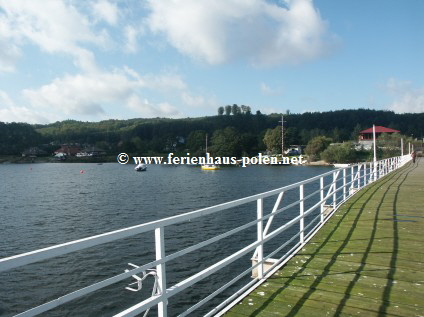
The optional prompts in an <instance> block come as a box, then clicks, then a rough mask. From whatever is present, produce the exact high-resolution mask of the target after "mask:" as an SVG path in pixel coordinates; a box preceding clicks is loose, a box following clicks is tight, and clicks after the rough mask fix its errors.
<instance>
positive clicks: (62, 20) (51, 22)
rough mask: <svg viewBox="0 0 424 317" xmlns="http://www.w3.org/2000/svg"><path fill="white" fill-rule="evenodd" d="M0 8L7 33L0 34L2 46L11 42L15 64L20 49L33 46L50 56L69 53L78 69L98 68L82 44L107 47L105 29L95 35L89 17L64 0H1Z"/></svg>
mask: <svg viewBox="0 0 424 317" xmlns="http://www.w3.org/2000/svg"><path fill="white" fill-rule="evenodd" d="M0 8H1V11H0V28H1V30H2V31H3V30H6V32H5V33H3V32H0V43H2V42H5V41H8V43H12V44H10V46H11V47H12V48H13V49H14V53H13V57H14V59H13V61H16V57H17V53H18V48H19V47H20V46H22V45H25V44H26V43H31V44H35V45H37V46H38V47H39V48H40V49H41V50H42V51H44V52H47V53H50V54H53V53H66V54H69V55H71V56H73V57H74V58H75V63H76V64H77V65H78V66H79V67H82V68H83V69H85V70H88V71H92V70H93V69H95V68H96V67H95V62H94V57H93V54H92V53H91V51H89V50H88V49H86V48H84V47H83V45H84V44H94V45H97V46H100V47H106V46H107V45H108V43H109V42H110V38H109V35H108V34H107V32H106V31H105V30H102V31H100V32H94V31H93V29H92V25H91V24H90V21H89V20H88V18H87V16H85V15H84V14H82V13H81V12H79V11H78V10H77V8H76V7H74V6H73V5H72V4H70V3H69V2H66V1H64V0H55V1H43V3H42V5H40V3H39V2H38V1H32V0H16V1H8V0H0ZM2 46H3V45H2ZM8 64H9V68H10V65H11V62H9V63H8Z"/></svg>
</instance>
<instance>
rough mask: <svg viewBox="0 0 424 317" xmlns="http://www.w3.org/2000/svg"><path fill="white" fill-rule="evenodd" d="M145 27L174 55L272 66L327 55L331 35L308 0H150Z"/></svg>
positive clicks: (221, 61) (331, 39)
mask: <svg viewBox="0 0 424 317" xmlns="http://www.w3.org/2000/svg"><path fill="white" fill-rule="evenodd" d="M147 2H148V7H149V9H150V14H149V16H148V17H147V26H148V27H149V28H150V30H151V31H153V32H156V33H162V34H164V35H165V37H166V39H167V40H168V42H169V43H170V44H171V45H172V46H174V47H175V48H176V49H177V50H178V51H180V52H181V53H183V54H186V55H188V56H190V57H192V58H195V59H199V60H203V61H206V62H208V63H210V64H219V63H224V62H227V61H230V60H235V59H240V58H241V59H246V60H248V61H249V62H251V63H252V64H255V65H261V66H270V65H278V64H287V63H299V62H303V61H307V60H311V59H314V58H318V57H320V56H323V55H325V54H328V53H329V51H331V49H332V47H333V44H334V37H332V36H331V35H330V34H328V31H327V25H326V23H325V22H324V21H323V20H322V19H321V17H320V15H319V13H318V11H317V10H316V9H315V8H314V7H313V3H312V0H290V1H289V0H286V1H285V4H286V5H287V7H281V6H278V5H277V4H275V3H271V2H266V1H264V0H244V1H241V0H227V1H215V0H203V1H198V0H184V1H178V0H169V1H155V0H148V1H147Z"/></svg>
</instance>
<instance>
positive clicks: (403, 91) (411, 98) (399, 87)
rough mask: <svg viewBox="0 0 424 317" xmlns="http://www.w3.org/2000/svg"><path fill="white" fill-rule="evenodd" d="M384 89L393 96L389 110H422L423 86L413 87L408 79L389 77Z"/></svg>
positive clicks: (423, 100)
mask: <svg viewBox="0 0 424 317" xmlns="http://www.w3.org/2000/svg"><path fill="white" fill-rule="evenodd" d="M386 89H387V91H388V92H389V93H390V94H391V95H392V96H393V97H394V101H393V102H392V103H391V104H390V105H389V109H390V110H393V111H395V112H398V113H405V112H412V113H420V112H424V87H421V88H415V87H414V86H413V84H412V83H411V82H410V81H403V80H398V79H395V78H389V80H388V81H387V84H386Z"/></svg>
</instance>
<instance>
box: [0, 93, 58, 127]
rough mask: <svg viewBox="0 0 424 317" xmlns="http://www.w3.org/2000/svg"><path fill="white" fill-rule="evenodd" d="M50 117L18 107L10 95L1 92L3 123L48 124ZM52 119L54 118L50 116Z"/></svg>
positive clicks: (1, 117) (0, 116)
mask: <svg viewBox="0 0 424 317" xmlns="http://www.w3.org/2000/svg"><path fill="white" fill-rule="evenodd" d="M48 117H49V116H48V115H47V116H46V114H39V113H37V112H36V111H34V110H32V109H30V108H27V107H18V106H16V105H15V103H14V102H13V100H12V99H11V98H10V97H9V95H8V94H7V93H6V92H4V91H2V90H0V121H1V122H28V123H47V122H49V119H48ZM50 118H51V119H52V117H51V116H50Z"/></svg>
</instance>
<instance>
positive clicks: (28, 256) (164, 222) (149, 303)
mask: <svg viewBox="0 0 424 317" xmlns="http://www.w3.org/2000/svg"><path fill="white" fill-rule="evenodd" d="M404 157H406V155H405V156H404ZM407 161H409V160H407ZM407 161H406V160H405V162H404V161H403V157H402V160H401V161H396V160H395V161H394V162H393V161H392V160H389V159H388V160H385V161H380V162H383V163H384V166H381V165H380V162H379V164H377V166H376V168H371V166H370V168H367V164H359V165H355V166H353V167H354V168H355V167H358V169H357V171H356V174H355V173H352V166H349V167H345V168H340V169H338V170H337V173H336V174H335V175H336V177H335V178H334V176H333V181H332V182H331V183H330V184H328V185H326V186H325V187H323V188H322V189H321V188H320V189H319V190H317V191H315V192H313V193H311V194H308V195H307V196H306V197H304V198H303V199H302V200H298V201H296V202H294V203H292V204H289V205H288V206H285V207H283V208H280V209H278V210H276V211H275V212H271V213H270V214H268V215H266V216H263V217H262V218H260V219H256V220H254V221H251V222H248V223H246V224H244V225H242V226H240V227H237V228H234V229H232V230H230V231H228V232H225V233H223V234H220V235H218V236H216V237H213V238H211V239H208V240H205V241H203V242H200V243H198V244H196V245H194V246H190V247H188V248H186V249H183V250H180V251H177V252H175V253H173V254H170V255H168V256H166V257H165V258H163V259H161V260H157V261H153V262H150V263H147V264H145V265H143V266H140V267H138V268H136V269H133V270H131V271H129V272H124V273H121V274H119V275H116V276H113V277H111V278H108V279H106V280H103V281H101V282H97V283H95V284H92V285H90V286H87V287H84V288H82V289H79V290H77V291H74V292H72V293H69V294H67V295H64V296H61V297H59V298H57V299H55V300H53V301H50V302H47V303H45V304H43V305H40V306H37V307H34V308H32V309H30V310H27V311H26V312H23V313H21V314H19V315H17V316H33V315H35V314H39V313H42V312H45V311H47V310H50V309H52V308H55V307H57V306H59V305H61V304H64V303H66V302H69V301H71V300H73V299H76V298H78V297H81V296H83V295H87V294H89V293H92V292H94V291H96V290H99V289H101V288H103V287H106V286H109V285H111V284H114V283H117V282H119V281H121V280H124V279H126V278H130V277H131V275H135V274H137V273H140V272H142V271H144V270H146V269H148V268H152V267H154V266H156V265H159V264H162V263H165V262H167V261H170V260H173V259H175V258H177V257H180V256H182V255H185V254H187V253H189V252H193V251H195V250H198V249H200V248H202V247H205V246H207V245H209V244H211V243H214V242H216V241H219V240H221V239H224V238H226V237H228V236H230V235H233V234H235V233H237V232H240V231H242V230H245V229H247V228H249V227H251V226H254V225H256V224H257V223H258V222H259V221H263V220H265V219H268V218H270V217H273V216H274V215H276V214H278V213H280V212H282V211H284V210H287V209H289V208H292V207H293V206H295V205H297V204H300V202H301V201H305V200H307V199H309V198H310V197H312V196H314V195H316V194H317V193H319V192H320V191H321V190H323V189H326V188H328V187H332V186H334V189H333V190H332V191H331V190H330V191H329V192H328V193H327V195H326V197H325V198H323V199H322V200H320V201H318V202H317V203H316V204H315V205H313V206H312V207H310V208H309V209H308V210H307V211H306V212H305V213H304V214H303V215H302V216H300V215H299V216H297V217H295V218H293V219H292V220H290V221H288V222H287V223H285V224H284V225H282V226H280V227H279V228H278V229H276V230H274V231H273V232H271V233H269V234H267V235H266V236H264V238H263V240H262V241H255V242H254V243H251V244H249V245H247V246H246V247H244V248H242V249H240V250H239V251H237V252H235V253H233V254H232V255H230V256H228V257H226V258H224V259H222V260H221V261H218V262H217V263H215V264H213V265H211V266H209V267H208V268H206V269H204V270H202V271H200V272H198V273H196V274H194V275H192V276H191V277H189V278H186V279H185V280H183V281H181V282H179V283H177V284H175V285H174V286H172V287H171V288H168V289H167V290H166V292H165V293H164V294H161V295H157V296H156V295H155V296H152V297H150V298H148V299H146V300H144V301H142V302H141V303H139V304H137V305H135V306H132V307H130V308H128V309H127V310H125V311H124V312H122V313H120V314H118V315H116V316H135V315H136V314H138V313H139V312H142V311H145V310H147V309H149V308H151V307H153V306H154V305H156V304H158V303H159V302H163V301H164V300H166V299H168V298H169V297H171V296H173V295H175V294H177V293H179V292H180V291H182V290H184V289H186V288H187V287H189V286H191V285H193V284H195V283H197V282H198V281H200V280H203V279H204V278H206V277H207V276H210V275H211V274H214V273H215V272H217V271H218V270H220V269H221V268H223V267H225V266H226V265H228V264H230V263H232V262H234V261H235V260H237V259H239V258H240V257H242V256H244V255H245V254H247V253H248V252H250V251H251V250H253V249H255V248H256V247H257V246H259V245H261V244H264V243H265V242H267V241H269V240H271V239H273V238H274V237H276V236H277V235H278V234H280V233H282V232H284V231H285V230H287V229H288V228H290V227H291V226H293V225H294V224H295V223H297V222H299V221H300V219H303V218H305V217H306V216H308V215H309V214H310V213H312V212H313V211H314V210H315V209H317V208H318V207H320V205H321V204H322V203H323V202H324V203H325V202H326V201H327V200H328V198H330V197H331V196H332V195H335V201H333V203H334V204H335V205H334V206H336V208H335V209H337V208H338V207H339V206H340V205H341V204H343V203H344V202H345V201H346V200H347V199H349V198H350V197H351V196H353V195H354V193H352V194H349V195H348V196H346V198H344V196H340V197H337V196H336V194H337V192H339V191H340V190H342V189H344V188H346V187H348V185H349V184H352V187H353V185H354V184H353V183H354V182H355V181H358V186H359V189H361V188H363V187H365V186H367V185H368V181H369V180H370V181H374V180H375V179H371V178H370V179H369V180H368V179H367V176H370V175H377V179H380V178H382V177H384V176H385V175H387V174H389V173H391V172H392V171H394V170H395V168H397V167H400V166H403V165H404V164H405V163H406V162H407ZM390 162H392V163H391V164H388V163H390ZM362 167H363V170H364V175H361V173H360V172H361V170H362ZM343 169H346V170H348V171H351V173H350V174H349V175H344V176H343V177H340V178H339V173H340V171H341V170H343ZM384 169H385V170H386V173H385V174H384V175H383V176H382V175H381V171H382V170H384ZM368 170H369V171H370V173H369V174H367V172H368ZM346 174H347V173H346ZM354 174H355V176H354V180H353V181H351V182H349V183H345V184H344V185H342V186H340V187H339V188H337V182H339V181H342V180H343V178H344V177H349V178H352V175H354ZM331 175H334V172H333V171H330V172H327V173H324V174H321V175H317V176H314V177H312V178H309V179H307V180H304V181H301V182H297V183H294V184H291V185H288V186H284V187H281V188H278V189H274V190H271V191H268V192H264V193H260V194H256V195H252V196H249V197H245V198H242V199H237V200H233V201H230V202H226V203H222V204H218V205H215V206H212V207H207V208H203V209H199V210H195V211H192V212H188V213H184V214H181V215H176V216H172V217H168V218H164V219H161V220H157V221H153V222H149V223H145V224H140V225H136V226H132V227H127V228H124V229H119V230H115V231H111V232H107V233H104V234H100V235H96V236H92V237H88V238H83V239H79V240H74V241H71V242H68V243H63V244H60V245H56V246H52V247H47V248H43V249H39V250H35V251H32V252H27V253H23V254H19V255H15V256H11V257H7V258H3V259H0V272H1V271H5V270H8V269H12V268H15V267H19V266H22V265H25V264H30V263H34V262H38V261H41V260H45V259H48V258H51V257H55V256H60V255H64V254H68V253H71V252H75V251H79V250H83V249H85V248H89V247H92V246H96V245H99V244H104V243H108V242H112V241H115V240H119V239H123V238H126V237H130V236H133V235H136V234H140V233H143V232H148V231H152V230H154V229H156V228H158V227H164V226H168V225H174V224H178V223H181V222H184V221H187V220H192V219H195V218H198V217H201V216H206V215H210V214H213V213H215V212H218V211H222V210H226V209H229V208H233V207H236V206H239V205H243V204H246V203H249V202H253V201H255V200H257V199H261V198H266V197H269V196H273V195H276V194H279V193H282V192H284V191H288V190H291V189H295V188H297V187H299V186H301V185H303V184H309V183H311V182H313V181H315V180H317V179H320V178H322V177H326V176H331ZM362 179H363V180H364V184H363V185H362V184H361V180H362ZM352 187H351V188H352ZM339 199H341V201H340V202H339V203H337V200H339ZM332 213H334V211H333V212H332ZM320 216H321V214H319V215H317V216H316V217H314V218H313V219H312V220H311V221H309V224H308V225H307V226H306V227H305V228H304V229H303V230H302V231H301V232H298V233H297V234H296V235H294V236H293V237H292V238H291V239H289V240H288V241H287V242H286V243H285V244H283V245H282V246H280V247H279V248H278V249H277V250H274V251H273V252H272V253H270V254H269V255H268V256H266V257H264V261H265V260H266V259H268V258H270V257H271V256H272V255H274V254H276V253H278V252H279V251H280V250H282V249H283V248H284V247H285V246H286V245H288V244H289V243H291V242H292V241H293V240H294V239H295V238H296V237H298V236H299V235H300V234H301V233H304V232H305V231H306V230H307V229H308V228H309V227H310V226H312V225H313V224H314V222H315V221H316V220H317V219H318V218H319V217H320ZM320 226H322V224H321V223H318V225H317V226H315V227H314V229H312V230H311V231H310V232H309V233H308V234H307V235H306V237H308V236H310V235H312V234H314V233H315V229H316V228H318V227H320ZM318 229H319V228H318ZM297 246H298V244H297V245H296V246H295V247H297ZM291 250H293V248H292V249H291ZM291 250H290V251H288V252H287V253H285V255H284V256H283V257H282V258H281V259H283V258H285V257H287V256H289V255H290V252H291ZM259 264H260V263H257V264H256V265H254V266H253V268H254V267H256V266H258V265H259ZM275 265H276V264H275ZM272 267H274V266H272ZM272 267H271V269H272ZM271 269H269V270H271ZM251 270H252V268H249V269H248V270H246V271H244V272H243V273H242V274H240V275H239V276H237V277H236V278H234V279H233V280H234V282H236V281H237V280H239V279H240V278H241V277H243V276H244V275H245V274H247V273H248V272H249V271H251ZM269 270H267V272H268V271H269ZM233 280H232V281H233ZM234 282H233V283H234ZM233 283H227V284H225V285H224V286H222V287H221V288H220V289H218V290H217V291H215V292H214V293H212V294H210V295H209V296H207V297H206V298H205V299H204V300H206V299H207V300H206V301H209V300H210V299H211V298H213V297H215V296H216V295H217V294H219V293H220V292H222V291H223V290H224V289H226V288H227V287H228V286H229V285H231V284H233ZM226 285H227V286H226ZM213 294H215V295H213ZM212 295H213V296H212ZM206 301H205V302H206ZM203 303H204V302H202V303H200V302H199V303H198V304H196V305H194V306H192V307H195V306H196V308H194V309H197V307H200V306H201V305H203ZM194 309H193V310H194ZM121 314H122V315H121Z"/></svg>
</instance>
